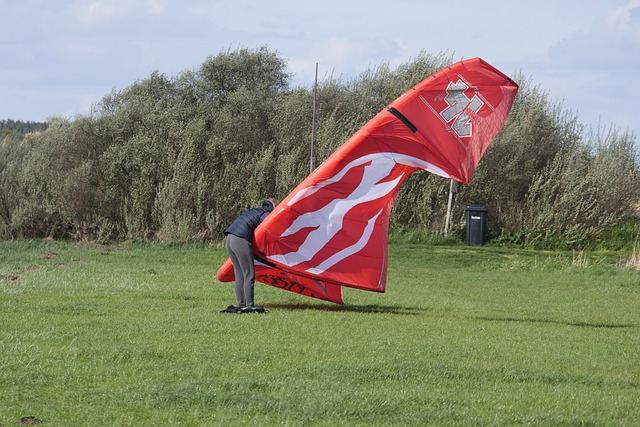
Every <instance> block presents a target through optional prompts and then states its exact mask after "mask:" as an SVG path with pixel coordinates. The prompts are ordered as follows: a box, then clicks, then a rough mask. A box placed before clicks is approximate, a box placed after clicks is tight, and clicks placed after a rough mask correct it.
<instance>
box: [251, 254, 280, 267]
mask: <svg viewBox="0 0 640 427" xmlns="http://www.w3.org/2000/svg"><path fill="white" fill-rule="evenodd" d="M253 257H254V258H255V259H256V260H257V261H260V262H261V263H263V264H264V265H266V266H268V267H271V268H274V267H275V266H276V265H275V264H274V263H272V262H271V261H267V260H266V259H264V258H262V257H259V256H258V255H255V254H254V255H253Z"/></svg>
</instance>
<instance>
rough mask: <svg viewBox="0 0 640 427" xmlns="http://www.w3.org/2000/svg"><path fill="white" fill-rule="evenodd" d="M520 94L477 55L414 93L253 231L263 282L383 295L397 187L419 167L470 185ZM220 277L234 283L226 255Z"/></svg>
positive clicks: (329, 296)
mask: <svg viewBox="0 0 640 427" xmlns="http://www.w3.org/2000/svg"><path fill="white" fill-rule="evenodd" d="M517 90H518V86H517V85H516V84H515V83H514V82H513V81H512V80H511V79H510V78H509V77H507V76H506V75H504V74H502V73H501V72H500V71H498V70H496V69H495V68H493V67H492V66H491V65H489V64H487V63H486V62H484V61H483V60H481V59H479V58H475V59H469V60H465V61H462V62H458V63H456V64H454V65H452V66H450V67H448V68H445V69H443V70H440V71H438V72H437V73H435V74H433V75H432V76H430V77H427V78H426V79H425V80H423V81H422V82H420V83H419V84H418V85H416V86H415V87H413V88H412V89H410V90H409V91H407V92H406V93H405V94H404V95H402V96H401V97H400V98H398V99H397V100H395V101H394V102H392V103H391V104H390V105H389V107H388V108H387V109H385V110H383V111H381V112H380V113H378V114H377V115H376V116H375V117H374V118H373V119H371V121H369V123H367V124H366V125H365V126H364V127H362V128H361V129H360V130H359V131H358V132H356V134H354V135H353V136H352V137H351V138H350V139H349V140H347V141H346V142H345V143H344V144H343V145H342V146H341V147H339V148H338V149H337V150H336V151H335V152H334V153H333V154H332V155H331V156H330V157H329V158H328V159H327V160H325V162H324V163H323V164H322V165H321V166H320V167H319V168H317V169H316V170H315V171H314V172H313V173H311V175H309V176H308V177H307V178H306V179H305V180H304V181H303V182H302V183H300V185H298V187H297V188H296V189H295V190H293V192H291V194H289V196H287V198H286V199H284V200H283V201H282V202H281V203H280V204H279V205H278V206H277V207H276V208H275V209H274V211H273V212H272V213H271V214H270V215H269V216H268V217H267V218H266V219H265V221H264V222H263V223H262V224H261V225H260V226H259V227H258V228H257V229H256V231H255V241H254V252H255V254H256V280H259V281H261V282H264V283H266V284H269V285H273V286H277V287H280V288H283V289H287V290H290V291H293V292H297V293H300V294H303V295H307V296H312V297H315V298H320V299H324V300H327V301H333V302H336V303H341V302H342V292H341V286H348V287H352V288H358V289H364V290H369V291H376V292H384V291H385V287H386V274H387V234H388V233H387V231H388V224H389V215H390V212H391V207H392V206H393V201H394V200H395V197H396V195H397V193H398V191H399V189H400V186H401V185H402V183H403V182H404V180H405V179H406V178H407V177H408V176H409V175H411V174H412V173H413V172H415V171H418V170H425V171H428V172H431V173H434V174H437V175H440V176H444V177H449V178H451V179H455V180H457V181H460V182H462V183H467V182H469V179H470V178H471V176H472V174H473V172H474V170H475V168H476V166H477V164H478V162H479V161H480V158H481V157H482V155H483V154H484V152H485V150H486V148H487V146H488V145H489V143H490V142H491V140H492V139H493V137H494V136H495V135H496V134H497V133H498V131H499V130H500V128H501V127H502V125H503V124H504V122H505V120H506V118H507V115H508V114H509V111H510V109H511V105H512V104H513V100H514V98H515V95H516V93H517ZM218 278H219V280H221V281H231V280H233V268H232V266H231V263H230V262H229V261H227V262H226V263H225V264H224V265H223V266H222V267H221V268H220V270H219V271H218Z"/></svg>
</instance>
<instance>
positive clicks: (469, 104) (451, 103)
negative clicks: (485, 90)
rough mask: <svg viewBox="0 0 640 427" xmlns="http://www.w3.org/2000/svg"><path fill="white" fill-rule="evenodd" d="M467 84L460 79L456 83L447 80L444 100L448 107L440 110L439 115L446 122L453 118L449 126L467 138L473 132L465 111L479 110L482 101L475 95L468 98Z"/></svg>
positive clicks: (482, 103) (460, 135)
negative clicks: (466, 92)
mask: <svg viewBox="0 0 640 427" xmlns="http://www.w3.org/2000/svg"><path fill="white" fill-rule="evenodd" d="M468 89H469V86H468V85H467V84H466V83H464V82H463V81H462V80H458V81H457V82H456V83H453V82H449V85H448V86H447V96H446V97H445V99H444V100H445V101H446V102H447V105H448V107H447V108H445V109H444V110H442V111H441V112H440V116H441V117H442V118H443V119H444V121H445V122H446V123H449V122H450V121H452V120H454V122H453V124H452V125H451V128H452V129H453V131H454V132H455V133H456V134H457V135H458V136H459V137H461V138H468V137H470V136H471V135H472V134H473V127H472V124H471V120H470V119H469V116H468V114H467V111H469V110H471V111H473V112H475V113H477V112H478V111H480V108H482V106H483V105H484V102H482V100H480V98H479V97H478V96H477V95H473V98H471V99H469V98H468V97H467V95H466V94H465V91H466V90H468Z"/></svg>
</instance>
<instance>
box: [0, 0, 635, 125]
mask: <svg viewBox="0 0 640 427" xmlns="http://www.w3.org/2000/svg"><path fill="white" fill-rule="evenodd" d="M0 22H1V25H0V58H2V60H1V61H0V119H8V118H11V119H15V120H34V121H43V120H45V119H46V118H47V117H50V116H64V117H67V118H73V117H75V116H76V115H77V114H88V112H89V110H90V107H91V105H92V104H95V103H96V102H98V101H99V100H100V99H101V98H102V97H103V96H104V95H105V94H107V93H108V92H110V91H111V90H112V89H114V88H115V89H123V88H126V87H127V86H129V85H131V84H132V83H133V82H135V81H136V80H141V79H144V78H146V77H148V76H149V74H150V73H151V72H152V71H153V70H157V71H159V72H161V73H164V74H166V75H168V76H172V75H177V74H179V73H180V72H182V71H184V70H187V69H193V68H195V67H198V66H199V65H200V64H201V63H202V62H203V61H204V60H205V59H206V57H207V56H209V55H216V54H218V53H220V52H222V51H225V50H227V49H229V48H231V49H236V48H238V47H247V48H256V47H258V46H260V45H267V46H269V48H270V49H271V50H273V51H277V52H278V53H279V55H280V57H282V58H283V59H285V60H286V61H287V63H288V67H289V71H290V72H291V73H293V74H294V80H293V82H294V84H295V85H308V86H309V87H311V85H312V83H313V74H314V70H315V64H316V62H317V63H319V69H320V77H321V78H322V77H323V76H326V75H328V74H333V76H335V77H341V76H342V77H346V78H349V77H356V76H357V75H358V74H360V73H361V72H363V71H365V70H366V69H367V68H369V67H370V66H377V65H380V64H381V63H389V64H390V65H391V66H392V67H394V66H396V65H397V64H400V63H403V62H407V61H409V60H411V58H413V57H415V56H417V55H418V54H419V53H420V52H421V51H425V52H427V53H434V54H435V53H439V52H446V51H448V52H450V53H452V54H453V55H454V58H455V59H461V58H471V57H476V56H479V57H481V58H483V59H485V60H486V61H488V62H490V63H491V64H493V65H494V66H496V67H497V68H499V69H500V70H501V71H503V72H504V73H506V74H508V75H513V74H514V73H515V72H517V71H522V72H523V73H524V75H525V76H528V77H530V78H531V79H532V81H533V83H534V84H535V85H539V86H540V87H541V88H542V89H543V90H546V91H548V92H549V96H550V98H551V99H552V100H557V101H561V102H563V106H564V108H565V109H567V110H570V111H573V112H575V113H577V114H578V117H579V119H580V121H581V122H583V123H585V124H587V125H593V126H595V125H597V124H598V121H600V122H601V123H602V124H603V125H606V126H608V125H610V124H614V125H615V126H617V127H619V128H622V129H623V130H624V129H627V128H628V129H629V130H633V131H635V132H636V134H638V133H640V132H639V131H640V124H639V122H640V103H639V102H638V99H640V0H538V1H536V2H532V1H520V0H513V1H506V0H483V1H477V0H458V1H455V2H454V1H447V2H444V1H429V0H394V1H388V0H385V1H381V0H353V1H349V0H341V1H338V0H323V1H317V2H301V1H299V0H272V1H264V0H259V1H250V0H235V1H229V0H225V1H218V0H213V1H211V0H210V1H204V0H196V1H188V0H110V1H108V0H61V1H56V2H53V1H48V0H21V1H14V0H0Z"/></svg>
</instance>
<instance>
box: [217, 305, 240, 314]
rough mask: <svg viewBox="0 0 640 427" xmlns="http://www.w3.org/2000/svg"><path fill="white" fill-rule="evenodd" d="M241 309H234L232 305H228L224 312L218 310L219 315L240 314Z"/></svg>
mask: <svg viewBox="0 0 640 427" xmlns="http://www.w3.org/2000/svg"><path fill="white" fill-rule="evenodd" d="M240 310H241V307H236V306H234V305H230V306H229V307H227V308H225V309H224V310H220V313H241V311H240Z"/></svg>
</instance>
